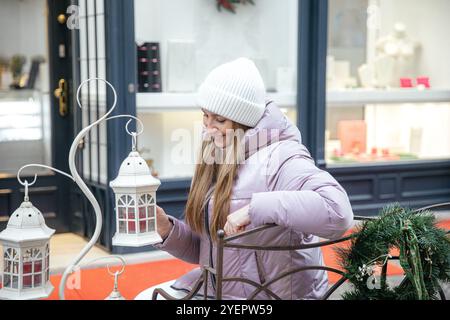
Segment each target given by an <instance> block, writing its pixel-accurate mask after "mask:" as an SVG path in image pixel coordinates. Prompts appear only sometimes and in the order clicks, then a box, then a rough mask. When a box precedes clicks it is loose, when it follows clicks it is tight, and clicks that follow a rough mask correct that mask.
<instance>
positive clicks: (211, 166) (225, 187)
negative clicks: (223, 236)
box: [185, 122, 249, 240]
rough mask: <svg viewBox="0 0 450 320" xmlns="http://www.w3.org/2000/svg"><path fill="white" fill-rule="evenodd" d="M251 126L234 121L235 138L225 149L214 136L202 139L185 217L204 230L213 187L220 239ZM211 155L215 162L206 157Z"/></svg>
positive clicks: (213, 233)
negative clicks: (245, 134) (209, 195)
mask: <svg viewBox="0 0 450 320" xmlns="http://www.w3.org/2000/svg"><path fill="white" fill-rule="evenodd" d="M247 129H249V128H248V127H246V126H243V125H241V124H238V123H236V122H233V130H234V134H233V141H232V143H230V145H229V146H226V147H225V148H223V149H222V148H218V147H217V146H216V145H215V144H214V141H212V140H211V139H210V140H204V141H202V147H201V154H200V158H199V162H198V164H197V166H196V168H195V173H194V177H193V179H192V184H191V190H190V192H189V196H188V200H187V204H186V210H185V218H186V222H187V224H188V225H189V226H190V227H191V229H192V230H193V231H194V232H197V233H202V232H203V226H204V224H203V221H204V214H203V213H204V209H205V206H206V196H207V195H208V193H209V192H211V188H213V191H212V192H213V196H214V202H213V204H214V205H213V213H212V223H210V225H211V236H212V238H213V240H217V231H219V230H220V229H223V227H224V226H225V222H226V218H227V215H228V214H229V211H230V200H231V193H232V189H233V182H234V180H235V178H236V174H237V172H238V169H239V164H240V163H241V161H242V160H243V157H244V152H243V145H242V143H243V142H242V141H243V140H242V137H243V134H242V133H243V132H245V131H246V130H247ZM236 133H237V134H236ZM209 156H213V157H214V159H215V161H212V163H211V161H205V159H208V157H209ZM217 160H220V161H217ZM207 227H208V226H207Z"/></svg>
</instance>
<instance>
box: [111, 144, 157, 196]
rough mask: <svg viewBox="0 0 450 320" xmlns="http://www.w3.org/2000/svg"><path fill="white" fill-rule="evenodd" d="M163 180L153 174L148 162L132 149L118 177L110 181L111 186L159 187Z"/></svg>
mask: <svg viewBox="0 0 450 320" xmlns="http://www.w3.org/2000/svg"><path fill="white" fill-rule="evenodd" d="M160 184H161V181H159V180H158V179H156V178H155V177H153V176H152V174H151V172H150V168H149V167H148V165H147V162H146V161H145V160H144V159H143V158H142V157H141V156H140V154H139V152H136V151H132V152H130V154H129V155H128V157H127V158H126V159H125V160H124V161H123V162H122V165H121V166H120V169H119V174H118V175H117V178H116V179H114V180H113V181H111V182H110V183H109V185H110V187H112V188H116V187H133V188H137V187H152V186H153V187H156V188H157V187H159V185H160Z"/></svg>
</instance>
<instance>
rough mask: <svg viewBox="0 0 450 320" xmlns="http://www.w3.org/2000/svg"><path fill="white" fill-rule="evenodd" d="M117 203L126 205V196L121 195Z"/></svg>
mask: <svg viewBox="0 0 450 320" xmlns="http://www.w3.org/2000/svg"><path fill="white" fill-rule="evenodd" d="M118 205H121V206H126V205H127V196H125V195H123V196H121V197H120V198H119V201H118Z"/></svg>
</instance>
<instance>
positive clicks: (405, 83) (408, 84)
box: [400, 78, 413, 88]
mask: <svg viewBox="0 0 450 320" xmlns="http://www.w3.org/2000/svg"><path fill="white" fill-rule="evenodd" d="M400 87H401V88H412V87H413V79H411V78H400Z"/></svg>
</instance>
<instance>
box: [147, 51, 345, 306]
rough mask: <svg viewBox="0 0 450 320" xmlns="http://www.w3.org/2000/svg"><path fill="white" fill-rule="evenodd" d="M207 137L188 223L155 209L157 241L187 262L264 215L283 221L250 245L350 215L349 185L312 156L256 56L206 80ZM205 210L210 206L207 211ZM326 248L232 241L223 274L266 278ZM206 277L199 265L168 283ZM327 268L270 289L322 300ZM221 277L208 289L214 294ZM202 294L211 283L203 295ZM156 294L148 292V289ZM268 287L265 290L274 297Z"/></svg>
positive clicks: (287, 239) (240, 287) (311, 237)
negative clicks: (271, 95)
mask: <svg viewBox="0 0 450 320" xmlns="http://www.w3.org/2000/svg"><path fill="white" fill-rule="evenodd" d="M199 104H200V106H201V108H202V111H203V113H204V115H203V122H204V141H203V143H202V150H201V151H202V152H201V156H200V161H199V163H198V164H197V166H196V170H195V174H194V177H193V180H192V185H191V189H190V192H189V197H188V201H187V205H186V210H185V222H184V221H181V220H179V219H176V218H174V217H171V216H168V215H166V213H165V212H164V210H163V209H162V208H160V207H158V208H157V219H158V233H159V234H160V235H161V236H162V238H163V242H162V243H161V244H158V245H155V247H157V248H159V249H162V250H165V251H167V252H168V253H170V254H172V255H173V256H175V257H177V258H179V259H182V260H184V261H187V262H190V263H194V264H200V265H211V264H213V266H214V263H215V261H216V260H215V259H216V257H215V253H216V240H217V237H216V233H217V231H218V230H220V229H224V230H225V232H226V234H227V235H231V234H235V233H237V232H241V231H242V230H244V229H252V228H255V227H257V226H261V225H263V224H266V223H275V224H276V225H277V226H276V227H273V228H269V229H267V230H265V231H263V232H261V233H259V234H255V235H251V236H248V237H244V238H243V239H242V240H240V242H242V243H246V244H258V245H262V244H267V245H269V244H271V245H281V246H286V245H294V244H299V243H303V244H308V243H314V242H317V241H319V239H318V237H323V238H336V237H339V236H341V235H342V234H343V233H344V232H345V231H346V230H347V229H348V228H349V227H350V226H351V224H352V221H353V212H352V208H351V205H350V202H349V199H348V196H347V194H346V192H345V190H344V189H343V188H342V187H341V186H340V185H339V183H338V182H337V181H336V180H335V179H334V178H333V177H332V176H331V175H330V174H329V173H327V172H325V171H322V170H320V169H318V168H317V167H316V166H315V165H314V161H313V159H312V158H311V156H310V154H309V152H308V150H307V149H306V148H305V146H303V145H302V143H301V136H300V132H299V130H298V129H297V127H295V126H294V125H292V124H291V122H290V121H289V120H288V119H287V117H286V116H285V115H284V114H283V113H282V112H281V111H280V110H279V108H278V107H277V106H276V105H275V103H274V102H272V101H265V89H264V84H263V81H262V79H261V76H260V74H259V72H258V70H257V69H256V67H255V65H254V63H253V62H252V61H250V60H249V59H246V58H239V59H237V60H234V61H232V62H229V63H226V64H223V65H221V66H219V67H217V68H215V69H214V70H213V71H211V73H210V74H209V75H208V76H207V78H206V79H205V81H204V82H203V84H202V85H201V87H200V89H199ZM205 211H206V212H207V214H204V212H205ZM322 264H323V258H322V253H321V250H320V248H313V249H308V250H299V251H281V252H276V251H275V252H274V251H252V250H241V249H234V248H227V249H225V251H224V266H223V272H224V276H226V277H231V276H237V277H244V278H247V279H250V280H253V281H255V282H257V283H264V282H265V281H266V280H269V279H272V278H273V277H274V276H276V275H279V274H281V273H282V272H284V271H286V270H289V269H291V268H294V267H300V266H307V265H322ZM200 276H201V273H200V269H199V268H196V269H194V270H192V271H191V272H189V273H187V274H185V275H183V276H182V277H180V278H179V279H177V280H176V281H171V282H168V283H165V284H163V285H159V286H155V287H162V288H163V289H166V290H168V291H169V292H170V293H171V294H173V295H176V296H178V297H181V296H183V295H185V294H186V292H187V291H189V290H191V289H192V287H193V285H194V284H195V282H196V281H197V279H198V278H199V277H200ZM327 286H328V279H327V274H326V272H325V271H322V270H309V271H304V272H299V273H295V274H293V275H290V276H288V277H285V278H283V279H282V280H279V281H277V282H276V283H274V284H272V285H271V286H270V287H269V288H270V289H271V290H272V291H273V292H274V293H276V294H277V295H278V296H280V297H281V298H282V299H316V298H319V297H320V296H321V295H322V294H323V293H324V292H325V291H326V289H327ZM214 290H215V278H214V276H211V278H210V279H209V281H208V296H212V297H213V296H214V294H215V291H214ZM253 290H254V287H253V286H252V285H249V284H246V283H242V282H224V283H223V298H224V299H245V298H246V297H248V296H249V295H250V294H251V292H252V291H253ZM202 293H203V288H202V289H201V290H200V291H199V294H202ZM147 297H148V293H147ZM269 298H270V297H269V296H268V295H267V293H265V292H261V293H260V294H259V295H258V296H257V299H269Z"/></svg>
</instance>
